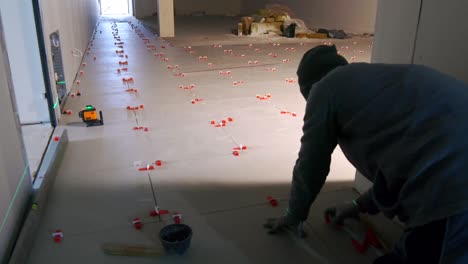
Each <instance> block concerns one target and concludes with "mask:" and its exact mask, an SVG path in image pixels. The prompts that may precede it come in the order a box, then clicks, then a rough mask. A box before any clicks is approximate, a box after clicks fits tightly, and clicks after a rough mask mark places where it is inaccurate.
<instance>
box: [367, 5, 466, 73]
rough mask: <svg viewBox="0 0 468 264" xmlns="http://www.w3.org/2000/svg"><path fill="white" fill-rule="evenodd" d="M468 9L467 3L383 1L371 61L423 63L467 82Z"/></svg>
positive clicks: (379, 10)
mask: <svg viewBox="0 0 468 264" xmlns="http://www.w3.org/2000/svg"><path fill="white" fill-rule="evenodd" d="M420 9H421V18H420V20H419V23H418V17H419V10H420ZM466 10H468V2H467V1H465V0H453V1H446V2H441V1H437V0H422V1H421V0H418V1H405V0H391V1H390V0H380V1H379V4H378V18H377V25H376V33H375V45H374V51H373V57H372V62H382V63H415V64H424V65H428V66H431V67H434V68H436V69H438V70H440V71H443V72H445V73H447V74H450V75H452V76H454V77H456V78H458V79H461V80H464V81H466V82H468V74H467V72H468V71H467V70H466V66H465V61H466V59H468V46H467V45H466V42H467V41H468V18H467V17H466Z"/></svg>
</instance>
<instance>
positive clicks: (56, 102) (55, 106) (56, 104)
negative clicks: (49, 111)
mask: <svg viewBox="0 0 468 264" xmlns="http://www.w3.org/2000/svg"><path fill="white" fill-rule="evenodd" d="M58 104H59V99H58V98H57V99H56V100H55V104H54V110H55V108H57V106H58Z"/></svg>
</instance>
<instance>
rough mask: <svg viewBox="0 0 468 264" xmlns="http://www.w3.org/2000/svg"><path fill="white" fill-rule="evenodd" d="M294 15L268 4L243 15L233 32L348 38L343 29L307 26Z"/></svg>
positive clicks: (291, 12) (288, 9) (288, 10)
mask: <svg viewBox="0 0 468 264" xmlns="http://www.w3.org/2000/svg"><path fill="white" fill-rule="evenodd" d="M293 17H295V15H294V13H293V11H292V10H291V9H290V8H289V7H287V6H285V5H280V4H270V5H267V6H266V7H265V8H264V9H260V10H258V11H257V13H256V14H254V15H252V16H245V17H242V18H241V21H240V22H239V23H238V25H237V29H236V30H234V33H235V34H237V35H238V36H245V35H251V36H263V35H278V36H284V37H287V38H319V39H326V38H340V39H343V38H349V37H350V36H349V35H348V34H346V33H345V32H344V31H343V30H335V29H333V30H326V29H318V30H317V31H313V30H310V29H309V28H307V26H306V24H305V22H304V21H303V20H301V19H299V18H293Z"/></svg>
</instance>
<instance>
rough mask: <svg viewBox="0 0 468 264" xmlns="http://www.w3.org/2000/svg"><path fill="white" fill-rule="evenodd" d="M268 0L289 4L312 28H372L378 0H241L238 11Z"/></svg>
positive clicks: (366, 30) (357, 30)
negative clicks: (240, 8)
mask: <svg viewBox="0 0 468 264" xmlns="http://www.w3.org/2000/svg"><path fill="white" fill-rule="evenodd" d="M269 3H274V4H283V5H286V6H288V7H289V8H291V10H292V11H293V12H294V13H295V15H296V18H300V19H302V20H304V21H305V23H306V24H307V25H308V26H309V27H310V28H312V29H318V28H326V29H343V30H345V31H347V32H351V33H373V32H374V28H375V16H376V9H377V0H289V1H286V0H277V1H270V0H243V3H242V10H241V11H242V13H245V14H251V13H254V12H256V11H257V10H258V9H260V8H264V7H265V5H266V4H269Z"/></svg>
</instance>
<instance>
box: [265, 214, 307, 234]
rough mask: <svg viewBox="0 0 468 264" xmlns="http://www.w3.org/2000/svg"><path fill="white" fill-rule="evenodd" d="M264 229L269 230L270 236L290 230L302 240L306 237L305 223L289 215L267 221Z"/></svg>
mask: <svg viewBox="0 0 468 264" xmlns="http://www.w3.org/2000/svg"><path fill="white" fill-rule="evenodd" d="M263 227H265V228H267V229H269V231H268V233H269V234H277V233H281V232H284V231H288V230H290V231H292V232H293V233H294V234H296V235H297V236H298V237H300V238H304V237H305V236H306V234H305V232H304V229H303V222H302V221H300V220H298V219H297V218H295V217H294V216H292V215H290V214H289V213H286V214H285V215H283V216H281V217H278V218H269V219H267V222H266V223H265V224H264V225H263Z"/></svg>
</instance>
